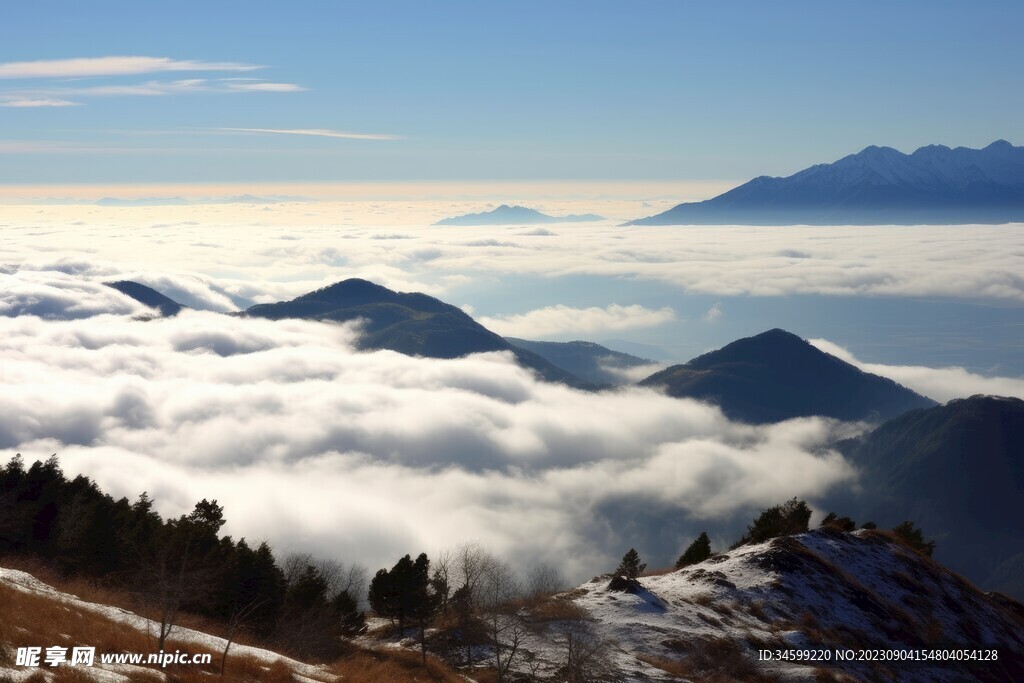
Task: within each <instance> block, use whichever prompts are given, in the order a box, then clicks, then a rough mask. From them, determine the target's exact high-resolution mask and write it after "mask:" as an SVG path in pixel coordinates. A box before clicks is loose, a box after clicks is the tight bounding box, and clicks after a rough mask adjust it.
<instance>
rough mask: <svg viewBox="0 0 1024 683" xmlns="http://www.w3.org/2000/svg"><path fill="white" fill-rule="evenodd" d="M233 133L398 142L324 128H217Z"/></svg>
mask: <svg viewBox="0 0 1024 683" xmlns="http://www.w3.org/2000/svg"><path fill="white" fill-rule="evenodd" d="M216 130H223V131H230V132H234V133H268V134H272V135H312V136H315V137H321V138H343V139H346V140H400V139H401V138H400V137H398V136H397V135H385V134H380V133H351V132H346V131H340V130H328V129H326V128H217V129H216Z"/></svg>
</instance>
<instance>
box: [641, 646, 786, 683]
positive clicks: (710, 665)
mask: <svg viewBox="0 0 1024 683" xmlns="http://www.w3.org/2000/svg"><path fill="white" fill-rule="evenodd" d="M664 644H665V645H667V646H668V647H670V648H671V649H673V650H675V651H677V652H679V653H681V654H682V655H683V656H682V657H680V658H679V659H669V658H665V657H654V656H649V655H641V656H639V657H637V659H640V660H641V661H644V662H646V663H648V664H650V665H651V666H655V667H657V668H659V669H661V670H662V671H665V672H667V673H670V674H672V675H674V676H679V677H680V678H686V679H692V680H698V681H709V682H711V683H725V682H726V681H752V682H755V683H767V682H769V681H775V680H777V679H776V678H775V677H773V676H768V675H766V674H764V673H762V672H761V671H759V670H758V667H757V666H756V664H755V663H754V662H753V661H751V659H749V658H748V656H747V654H746V652H745V651H744V649H743V647H742V646H740V644H739V643H737V642H736V641H735V640H733V639H731V638H717V637H713V636H704V637H698V638H693V639H691V640H685V641H683V640H676V641H671V642H666V643H664Z"/></svg>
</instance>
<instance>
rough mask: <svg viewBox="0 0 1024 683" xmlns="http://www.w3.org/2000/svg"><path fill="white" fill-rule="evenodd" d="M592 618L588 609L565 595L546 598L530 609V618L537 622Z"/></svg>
mask: <svg viewBox="0 0 1024 683" xmlns="http://www.w3.org/2000/svg"><path fill="white" fill-rule="evenodd" d="M590 618H591V617H590V613H589V612H588V611H587V610H585V609H584V608H582V607H580V606H579V605H577V604H576V603H575V602H573V601H572V600H569V599H566V598H564V597H557V598H552V599H550V600H545V601H544V602H541V603H539V604H538V605H536V606H535V607H534V608H533V609H532V610H530V620H531V621H533V622H537V623H548V622H552V621H583V620H585V619H590Z"/></svg>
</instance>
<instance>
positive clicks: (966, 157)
mask: <svg viewBox="0 0 1024 683" xmlns="http://www.w3.org/2000/svg"><path fill="white" fill-rule="evenodd" d="M1012 221H1024V147H1014V146H1013V145H1011V144H1010V143H1009V142H1006V141H1005V140H997V141H996V142H993V143H992V144H991V145H989V146H988V147H985V148H984V149H970V148H967V147H957V148H955V149H950V148H949V147H946V146H943V145H929V146H927V147H921V148H920V149H918V150H917V151H915V152H914V153H913V154H903V153H902V152H899V151H897V150H895V149H892V148H891V147H875V146H871V147H868V148H866V149H864V150H863V151H861V152H859V153H858V154H851V155H849V156H846V157H843V158H842V159H840V160H839V161H836V162H835V163H831V164H818V165H816V166H811V167H810V168H806V169H804V170H802V171H800V172H799V173H796V174H794V175H791V176H789V177H786V178H773V177H769V176H761V177H758V178H754V179H753V180H751V181H750V182H748V183H745V184H743V185H740V186H739V187H737V188H734V189H732V190H730V191H728V192H726V193H724V194H721V195H718V196H717V197H714V198H713V199H708V200H706V201H703V202H693V203H686V204H679V205H678V206H676V207H674V208H672V209H669V210H668V211H665V212H664V213H660V214H657V215H655V216H650V217H648V218H641V219H639V220H635V221H631V222H629V223H627V224H626V225H720V224H740V225H793V224H808V225H834V224H840V225H841V224H857V225H875V224H890V223H891V224H919V223H929V224H952V223H1006V222H1012Z"/></svg>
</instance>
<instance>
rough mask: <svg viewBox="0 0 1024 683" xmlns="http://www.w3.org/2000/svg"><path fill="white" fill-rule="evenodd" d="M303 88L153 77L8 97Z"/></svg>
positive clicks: (247, 81) (15, 93) (253, 81)
mask: <svg viewBox="0 0 1024 683" xmlns="http://www.w3.org/2000/svg"><path fill="white" fill-rule="evenodd" d="M304 90H306V88H304V87H302V86H301V85H297V84H295V83H271V82H267V81H264V80H262V79H259V78H251V79H245V80H244V81H240V80H236V79H214V80H210V79H206V78H181V79H177V80H173V81H161V80H152V81H145V82H143V83H111V84H104V85H92V86H87V87H58V88H55V87H45V88H32V89H31V90H28V89H24V90H18V91H13V92H10V93H9V94H8V95H6V97H7V98H8V99H26V100H29V99H37V100H42V99H56V98H66V97H134V96H139V97H153V96H157V97H159V96H163V95H181V94H188V93H217V92H219V93H239V92H302V91H304Z"/></svg>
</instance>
